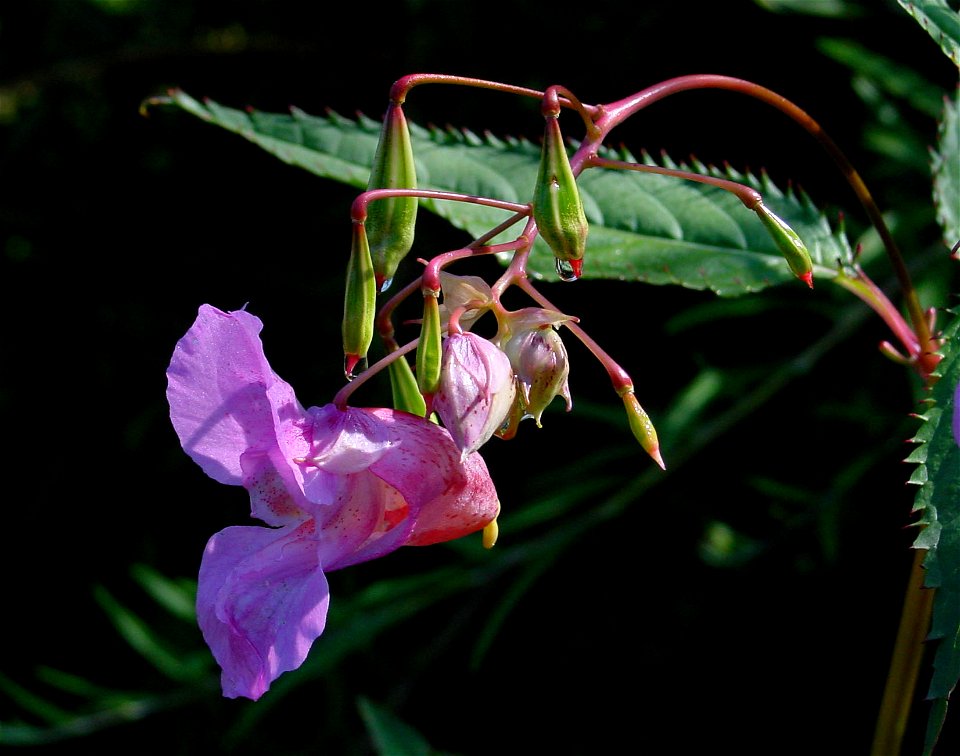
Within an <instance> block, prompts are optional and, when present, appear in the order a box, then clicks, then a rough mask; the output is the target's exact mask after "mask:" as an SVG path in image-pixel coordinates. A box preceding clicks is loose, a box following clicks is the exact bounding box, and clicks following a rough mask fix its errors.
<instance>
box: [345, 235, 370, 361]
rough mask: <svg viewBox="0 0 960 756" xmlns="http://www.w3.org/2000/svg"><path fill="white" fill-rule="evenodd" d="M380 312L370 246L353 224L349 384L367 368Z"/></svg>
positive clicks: (349, 273)
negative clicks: (374, 325)
mask: <svg viewBox="0 0 960 756" xmlns="http://www.w3.org/2000/svg"><path fill="white" fill-rule="evenodd" d="M376 310H377V289H376V284H375V283H374V278H373V264H372V262H371V260H370V245H369V244H368V243H367V234H366V230H365V229H364V226H363V224H362V223H354V224H353V242H352V244H351V246H350V260H349V262H348V263H347V282H346V286H345V288H344V298H343V326H342V329H341V330H342V334H343V355H344V356H343V369H344V373H345V374H346V376H347V380H351V379H352V378H353V377H354V375H355V373H354V370H355V369H356V368H357V366H360V369H361V371H362V370H364V369H365V368H366V361H367V350H368V349H369V348H370V343H371V342H372V341H373V322H374V318H375V317H376Z"/></svg>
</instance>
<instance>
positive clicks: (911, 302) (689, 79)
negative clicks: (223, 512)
mask: <svg viewBox="0 0 960 756" xmlns="http://www.w3.org/2000/svg"><path fill="white" fill-rule="evenodd" d="M711 88H712V89H726V90H730V91H734V92H740V93H741V94H745V95H748V96H750V97H753V98H755V99H758V100H761V101H762V102H765V103H767V104H768V105H772V106H773V107H775V108H776V109H777V110H779V111H780V112H782V113H784V114H785V115H787V116H788V117H789V118H791V119H792V120H793V121H794V122H795V123H797V124H798V125H799V126H801V127H802V128H803V129H804V130H806V131H807V133H809V134H810V135H811V136H813V138H814V139H816V140H817V141H818V142H819V143H820V145H821V146H822V147H823V148H824V149H825V150H826V152H827V154H829V155H830V157H831V158H832V159H833V161H834V163H835V164H836V165H837V167H838V168H839V169H840V172H841V173H842V174H843V176H844V178H846V180H847V183H848V184H849V185H850V187H851V188H852V189H853V192H854V194H856V196H857V199H858V200H860V204H861V205H862V206H863V209H864V211H865V212H866V214H867V217H868V218H869V219H870V222H871V223H872V224H873V226H874V228H875V229H876V230H877V233H878V234H879V236H880V239H881V240H882V241H883V246H884V248H885V249H886V251H887V256H888V257H889V258H890V263H891V265H892V266H893V269H894V272H895V273H896V276H897V279H898V281H899V283H900V289H901V291H902V293H903V297H904V300H905V305H906V308H907V312H908V313H909V315H910V320H911V322H912V324H913V330H914V332H915V333H916V336H917V341H918V342H919V343H920V345H921V349H920V357H919V360H918V363H917V364H918V367H919V368H920V371H921V373H922V374H923V376H924V377H926V376H928V375H929V374H930V373H931V372H932V371H933V369H934V368H935V367H936V362H937V358H936V355H935V354H934V352H935V351H936V349H935V345H934V344H933V341H932V334H931V332H930V326H929V323H928V322H927V317H926V314H925V313H924V311H923V308H922V307H921V305H920V300H919V298H918V296H917V291H916V288H915V287H914V285H913V282H912V280H911V279H910V274H909V272H908V271H907V266H906V263H905V262H904V259H903V255H902V253H901V252H900V248H899V247H898V246H897V243H896V240H895V239H894V238H893V234H891V233H890V229H889V228H887V224H886V222H885V221H884V219H883V215H882V213H881V212H880V208H878V207H877V203H876V202H875V201H874V199H873V196H872V195H871V194H870V191H869V190H868V189H867V186H866V184H864V182H863V179H862V178H861V177H860V174H859V173H857V171H856V169H855V168H854V167H853V165H852V164H851V163H850V161H849V160H848V159H847V157H846V155H844V153H843V151H842V150H841V149H840V148H839V147H838V146H837V144H836V142H834V141H833V139H831V138H830V136H829V135H828V134H827V133H826V132H825V131H824V130H823V128H822V127H821V126H820V124H819V123H817V122H816V121H815V120H814V119H813V118H812V117H811V116H810V115H809V114H808V113H807V112H806V111H804V110H803V109H801V108H799V107H797V106H796V105H794V104H793V103H792V102H790V100H788V99H786V98H785V97H783V96H781V95H779V94H777V93H776V92H774V91H772V90H770V89H767V88H766V87H762V86H760V85H759V84H754V83H753V82H751V81H746V80H744V79H737V78H734V77H731V76H719V75H715V74H693V75H689V76H678V77H676V78H673V79H667V80H666V81H662V82H660V83H658V84H654V85H653V86H651V87H648V88H646V89H644V90H642V91H640V92H638V93H636V94H634V95H631V96H630V97H627V98H625V99H623V100H619V101H618V102H615V103H611V104H609V105H605V106H601V107H602V109H603V111H604V114H603V115H602V116H601V117H600V118H599V119H598V121H597V125H598V126H599V127H600V128H601V130H602V131H603V132H604V134H606V133H607V132H609V130H610V129H612V128H613V127H614V126H616V125H617V124H619V123H622V122H623V121H624V120H625V119H626V118H628V117H630V116H631V115H633V114H634V113H636V112H637V111H638V110H641V109H642V108H645V107H646V106H647V105H651V104H652V103H654V102H657V101H658V100H661V99H663V98H664V97H667V96H669V95H672V94H676V93H677V92H683V91H688V90H692V89H711Z"/></svg>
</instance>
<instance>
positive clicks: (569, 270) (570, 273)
mask: <svg viewBox="0 0 960 756" xmlns="http://www.w3.org/2000/svg"><path fill="white" fill-rule="evenodd" d="M556 262H557V275H558V276H560V280H561V281H576V280H577V279H578V278H580V275H579V274H578V273H577V271H576V270H575V269H574V267H573V264H572V263H571V262H570V261H569V260H561V259H560V258H559V257H558V258H556Z"/></svg>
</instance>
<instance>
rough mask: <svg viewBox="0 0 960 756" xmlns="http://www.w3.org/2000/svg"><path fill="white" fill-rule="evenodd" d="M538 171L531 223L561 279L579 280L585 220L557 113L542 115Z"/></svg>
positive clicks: (585, 239)
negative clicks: (555, 261) (550, 256)
mask: <svg viewBox="0 0 960 756" xmlns="http://www.w3.org/2000/svg"><path fill="white" fill-rule="evenodd" d="M544 120H545V122H546V128H545V129H544V136H543V148H542V150H541V152H540V170H539V173H538V174H537V184H536V187H535V188H534V193H533V219H534V221H535V222H536V224H537V229H538V230H539V231H540V235H541V236H542V237H543V240H544V241H545V242H546V243H547V244H548V245H549V246H550V249H551V250H553V255H554V257H556V258H557V271H558V272H559V273H560V275H561V277H562V278H565V279H570V280H572V279H575V278H579V277H580V272H581V270H582V268H583V254H584V251H585V250H586V245H587V232H588V231H589V226H588V224H587V216H586V215H585V214H584V212H583V201H582V200H581V198H580V189H579V188H578V187H577V179H576V177H575V176H574V175H573V169H572V168H571V167H570V159H569V158H568V157H567V150H566V148H565V147H564V145H563V136H562V134H561V133H560V122H559V113H557V114H554V113H551V112H546V113H544Z"/></svg>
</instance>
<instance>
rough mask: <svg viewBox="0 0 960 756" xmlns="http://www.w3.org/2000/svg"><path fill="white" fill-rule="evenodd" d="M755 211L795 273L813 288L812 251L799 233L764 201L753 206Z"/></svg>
mask: <svg viewBox="0 0 960 756" xmlns="http://www.w3.org/2000/svg"><path fill="white" fill-rule="evenodd" d="M753 211H754V212H755V213H756V214H757V216H758V217H759V218H760V220H761V221H762V222H763V225H764V227H765V228H766V229H767V233H769V234H770V237H771V238H772V239H773V241H774V242H775V243H776V245H777V249H779V250H780V254H782V255H783V257H784V259H785V260H786V261H787V265H789V266H790V270H791V271H793V275H795V276H796V277H797V278H799V279H800V280H801V281H803V282H804V283H806V284H807V286H809V287H810V288H811V289H812V288H813V261H812V260H811V259H810V252H809V251H808V250H807V245H805V244H804V243H803V240H802V239H801V238H800V236H799V234H797V232H796V231H794V230H793V229H792V228H790V226H788V225H787V223H786V221H784V220H783V219H782V218H781V217H780V216H778V215H776V214H775V213H773V212H772V211H771V210H770V209H769V208H768V207H767V206H766V205H764V204H763V203H762V202H757V203H756V204H755V205H754V206H753Z"/></svg>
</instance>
